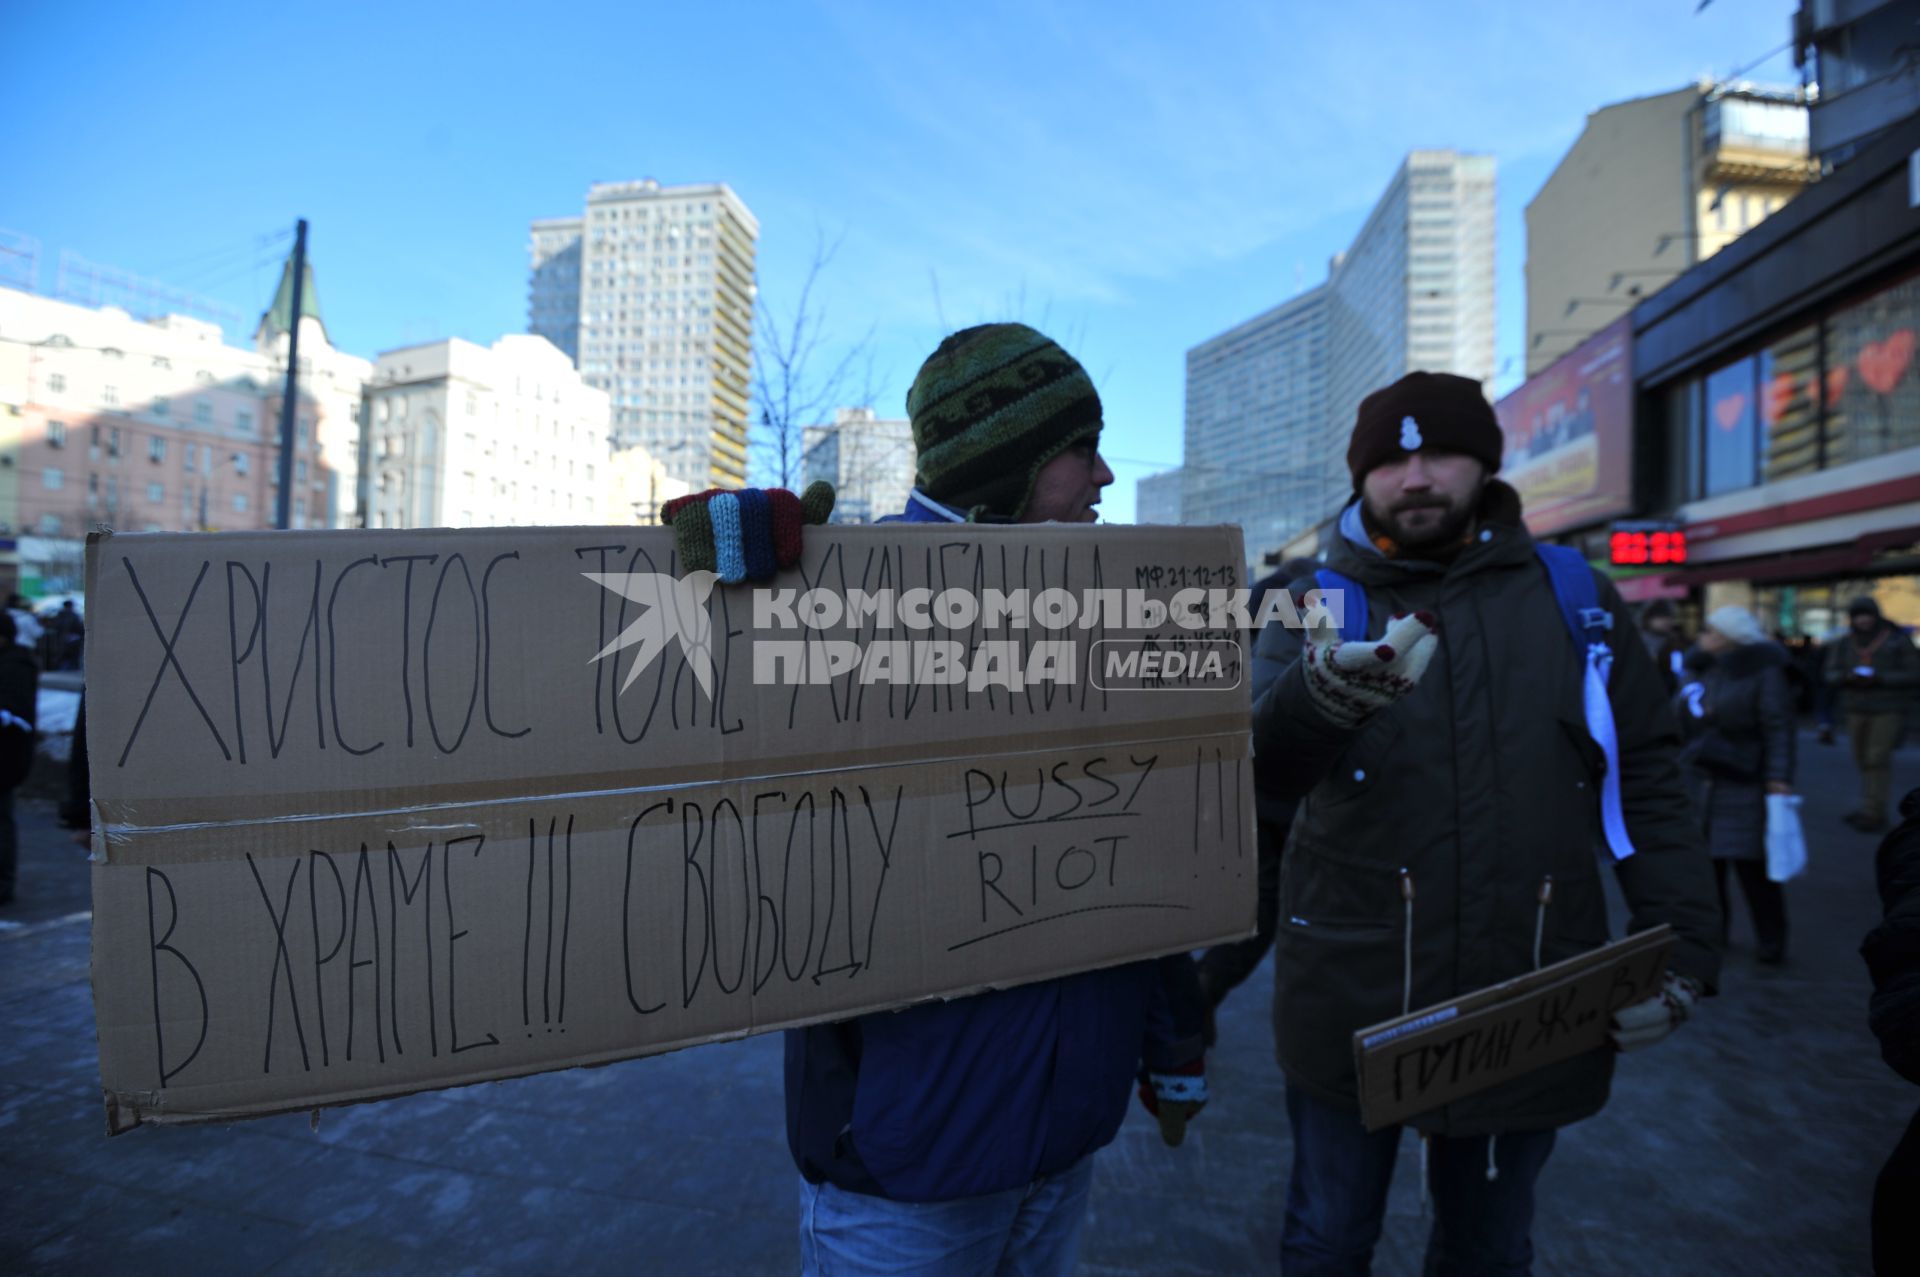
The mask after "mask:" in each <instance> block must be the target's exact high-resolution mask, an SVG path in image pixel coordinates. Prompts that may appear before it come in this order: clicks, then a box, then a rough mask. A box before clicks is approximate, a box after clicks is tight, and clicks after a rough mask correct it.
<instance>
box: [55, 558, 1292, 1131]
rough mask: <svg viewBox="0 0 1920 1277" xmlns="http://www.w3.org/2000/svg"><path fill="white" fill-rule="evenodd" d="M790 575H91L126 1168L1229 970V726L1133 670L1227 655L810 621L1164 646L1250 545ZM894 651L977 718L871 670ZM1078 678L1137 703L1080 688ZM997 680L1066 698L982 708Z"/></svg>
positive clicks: (107, 971)
mask: <svg viewBox="0 0 1920 1277" xmlns="http://www.w3.org/2000/svg"><path fill="white" fill-rule="evenodd" d="M809 538H810V539H809V541H808V546H807V553H806V555H805V557H804V560H803V563H802V565H801V567H800V568H799V569H798V570H796V571H793V572H789V573H785V574H783V575H782V577H781V578H780V579H779V580H778V581H776V582H774V587H775V588H776V589H785V590H787V591H788V592H789V594H788V597H787V598H786V600H785V606H784V607H771V608H769V609H767V610H766V614H765V615H764V616H761V615H756V611H757V608H758V604H757V603H756V602H755V596H754V594H753V591H752V590H751V589H748V588H745V587H718V588H715V589H713V590H712V591H711V592H710V593H707V594H705V595H704V596H703V595H702V594H701V592H700V591H699V590H692V591H689V590H687V589H685V588H683V587H685V586H686V585H687V583H688V581H689V580H691V578H685V577H681V576H680V574H678V572H677V570H676V565H675V563H674V561H673V555H672V542H671V538H670V536H669V535H668V534H667V533H666V532H664V531H662V530H659V529H645V530H642V529H636V528H600V529H591V528H589V529H579V528H528V529H512V530H486V531H471V532H447V531H427V532H372V531H369V532H322V533H265V534H233V535H191V534H180V535H176V534H151V535H134V536H129V535H110V536H101V537H96V538H95V539H94V540H92V541H91V542H90V544H89V547H88V563H87V567H88V609H89V621H90V624H89V630H88V652H87V670H88V691H87V712H88V716H89V723H88V728H89V733H88V734H89V744H90V751H91V752H90V764H91V772H92V780H93V796H94V805H95V825H94V829H95V840H94V849H93V850H94V860H95V867H94V996H95V1007H96V1014H97V1019H98V1026H99V1038H100V1068H101V1079H102V1083H103V1087H104V1091H105V1097H106V1104H107V1109H108V1113H109V1127H110V1129H113V1130H120V1129H125V1128H127V1127H129V1126H131V1125H134V1124H136V1123H139V1122H142V1121H158V1122H173V1121H195V1120H209V1119H231V1118H235V1117H244V1116H251V1115H258V1114H265V1113H272V1112H279V1111H285V1110H289V1109H304V1108H309V1107H314V1106H318V1105H323V1104H332V1103H342V1102H348V1101H358V1100H367V1099H373V1098H377V1097H381V1096H387V1095H395V1094H400V1093H404V1092H408V1091H413V1090H418V1089H421V1088H426V1087H438V1086H450V1085H457V1084H462V1083H467V1082H473V1081H477V1080H481V1079H488V1078H504V1077H511V1076H515V1075H520V1074H526V1073H533V1072H538V1071H542V1070H547V1069H554V1068H562V1067H568V1066H572V1065H578V1064H585V1063H601V1062H607V1061H612V1060H618V1059H623V1058H628V1057H632V1056H636V1055H644V1054H648V1053H651V1052H657V1051H663V1050H668V1049H672V1048H675V1047H683V1046H688V1045H692V1044H695V1043H700V1042H706V1041H711V1040H714V1039H719V1038H728V1037H735V1036H739V1035H742V1034H747V1033H754V1032H760V1031H763V1030H768V1029H774V1028H779V1027H783V1026H791V1025H798V1024H804V1023H808V1022H813V1021H819V1020H827V1019H837V1018H841V1017H845V1016H848V1015H852V1014H855V1013H860V1012H866V1011H872V1010H876V1009H880V1008H888V1007H897V1006H901V1005H906V1004H909V1003H912V1002H916V1001H921V1000H925V999H929V998H942V997H954V996H961V995H965V994H968V993H972V992H976V991H979V990H982V989H986V988H990V987H1000V986H1005V985H1009V984H1015V983H1020V982H1023V981H1028V980H1035V979H1040V978H1043V977H1050V976H1056V975H1061V974H1064V973H1068V972H1073V971H1078V970H1084V969H1088V968H1092V967H1097V966H1102V965H1107V964H1112V963H1118V962H1124V961H1128V960H1132V959H1138V958H1143V957H1147V956H1151V955H1156V954H1163V953H1168V952H1172V951H1176V950H1181V949H1187V948H1190V947H1193V946H1196V945H1200V944H1204V943H1208V942H1211V941H1215V940H1219V939H1223V938H1227V937H1231V936H1237V935H1244V934H1246V933H1247V932H1248V931H1249V930H1250V929H1251V927H1252V923H1253V909H1254V889H1253V887H1254V881H1255V867H1254V851H1253V848H1254V825H1253V809H1252V801H1253V790H1252V785H1251V783H1250V780H1251V777H1250V774H1249V770H1248V759H1247V753H1248V706H1247V691H1246V686H1245V680H1244V678H1242V677H1241V676H1240V672H1239V670H1238V669H1237V668H1230V669H1226V670H1225V671H1224V672H1223V671H1222V670H1221V669H1220V668H1218V665H1217V663H1216V667H1215V668H1214V669H1213V670H1212V671H1211V672H1210V674H1209V676H1208V677H1205V678H1193V677H1186V676H1183V675H1181V674H1179V673H1178V672H1177V671H1176V672H1175V673H1174V674H1173V675H1169V673H1168V668H1169V664H1170V663H1171V658H1168V660H1164V661H1157V660H1155V659H1146V660H1144V661H1143V660H1142V659H1141V654H1142V653H1143V652H1145V653H1149V654H1157V655H1159V656H1165V655H1166V654H1167V653H1169V652H1171V651H1172V650H1174V649H1175V648H1181V649H1182V650H1186V649H1187V648H1190V647H1191V645H1192V644H1194V643H1196V642H1200V643H1203V644H1206V645H1208V646H1209V648H1210V650H1211V651H1213V652H1214V653H1215V654H1216V655H1217V654H1219V653H1222V652H1224V653H1225V654H1227V656H1228V658H1229V661H1230V662H1231V661H1232V660H1237V659H1238V657H1239V649H1238V648H1237V646H1236V645H1235V644H1234V643H1233V642H1232V641H1231V640H1232V639H1233V638H1235V637H1237V632H1234V631H1224V630H1223V631H1222V632H1221V633H1220V634H1217V635H1216V634H1208V633H1204V632H1203V633H1201V634H1198V635H1196V634H1195V633H1194V632H1192V631H1189V630H1175V629H1174V628H1173V627H1172V626H1171V624H1170V623H1168V624H1162V625H1160V626H1159V627H1158V628H1155V626H1154V625H1151V624H1146V622H1151V621H1152V620H1153V617H1152V616H1151V614H1150V613H1151V609H1150V608H1149V609H1148V613H1149V614H1148V615H1145V616H1143V617H1141V618H1140V619H1141V620H1142V621H1143V625H1142V626H1141V627H1136V628H1133V629H1129V628H1127V626H1126V625H1124V624H1121V623H1120V622H1122V621H1123V620H1124V619H1125V618H1124V613H1123V611H1122V610H1121V609H1120V608H1118V607H1112V608H1107V607H1101V606H1094V607H1092V608H1091V609H1088V608H1086V607H1084V606H1083V607H1082V608H1081V609H1080V615H1081V620H1080V621H1076V622H1074V623H1073V624H1072V625H1070V626H1069V627H1067V628H1064V629H1055V630H1048V629H1044V628H1021V627H1019V626H1017V625H1016V624H1014V621H1013V619H1012V618H1011V617H1009V616H1006V615H1001V616H998V617H992V618H989V617H987V616H980V617H974V618H968V617H967V616H966V615H965V612H964V609H953V608H944V609H941V610H939V613H938V615H937V616H936V618H935V620H934V621H933V622H932V624H933V626H934V628H932V629H931V630H922V631H916V632H914V633H913V634H912V635H911V636H909V635H907V634H905V633H902V632H900V631H898V630H894V631H884V630H883V629H882V627H881V626H880V625H879V623H878V617H877V615H876V614H875V613H873V612H872V611H868V612H867V613H865V614H863V615H859V614H852V613H849V614H848V615H844V616H837V617H836V616H834V615H831V614H830V613H831V612H832V609H822V608H820V607H813V608H811V609H810V608H809V607H808V606H806V598H805V596H806V595H808V594H809V592H818V599H826V597H827V596H828V595H839V596H845V595H847V594H848V593H849V592H850V591H852V590H854V589H856V588H857V589H859V590H862V591H865V592H869V596H870V597H871V595H872V594H877V593H878V592H879V591H881V590H892V591H894V592H895V594H896V596H898V597H899V598H901V599H903V600H904V599H906V597H907V595H908V594H909V593H910V592H912V591H914V590H916V589H917V590H920V591H922V593H921V594H920V596H919V603H920V607H919V610H918V612H917V613H916V615H917V616H919V617H920V618H921V620H922V621H923V622H924V621H925V619H926V616H927V608H926V606H925V604H926V599H927V597H928V594H929V593H944V592H947V591H950V590H963V591H972V592H975V593H979V592H981V591H984V590H989V589H998V590H1002V591H1003V592H1006V593H1012V592H1014V591H1019V590H1023V589H1024V590H1027V591H1030V592H1032V593H1033V594H1034V595H1035V596H1036V597H1037V595H1038V594H1039V592H1040V591H1042V590H1044V589H1053V590H1057V591H1064V592H1066V593H1067V594H1072V595H1075V596H1078V597H1080V598H1082V600H1083V602H1084V601H1085V599H1087V598H1091V597H1093V595H1092V592H1094V591H1099V590H1109V591H1111V590H1127V589H1135V588H1138V589H1140V590H1142V591H1143V593H1144V595H1145V596H1147V597H1150V598H1154V599H1158V600H1161V601H1163V602H1164V601H1165V600H1167V599H1169V598H1171V597H1172V596H1173V595H1174V594H1175V592H1176V591H1178V590H1180V589H1185V588H1192V587H1194V586H1195V585H1196V584H1198V583H1200V582H1203V581H1204V582H1205V583H1206V584H1207V585H1209V586H1213V587H1233V586H1237V585H1239V584H1242V583H1241V582H1240V581H1239V580H1238V576H1239V570H1240V569H1239V564H1240V563H1241V561H1242V551H1241V546H1240V537H1239V533H1238V531H1237V530H1236V529H1231V528H1213V529H1169V528H1155V529H1151V530H1149V529H1127V528H1100V529H1083V528H1056V527H1040V528H1033V527H1018V528H1013V527H1007V528H994V527H982V528H974V527H967V528H954V527H922V526H904V525H898V526H885V527H879V528H854V529H834V530H832V531H831V532H829V531H827V530H825V529H820V530H810V531H809ZM795 596H799V597H800V599H801V603H802V606H800V607H799V608H798V609H797V610H796V609H795V608H794V607H793V603H794V598H795ZM770 597H771V596H770ZM1059 597H1060V596H1058V595H1056V596H1054V599H1053V604H1055V605H1057V603H1058V600H1059ZM818 599H816V600H815V601H816V602H817V601H818ZM828 601H831V600H828ZM1112 601H1113V600H1108V602H1112ZM904 610H907V611H911V608H908V609H904ZM1047 612H1048V615H1050V616H1051V617H1052V619H1053V620H1056V621H1057V620H1059V619H1060V616H1061V612H1060V609H1059V607H1058V606H1050V607H1049V608H1048V609H1047ZM663 619H664V621H665V622H666V623H665V624H662V621H663ZM1082 622H1084V624H1083V623H1082ZM796 625H797V627H798V628H796ZM908 637H911V638H913V639H914V640H915V641H919V640H923V639H924V640H929V641H934V642H942V643H953V644H955V645H956V646H957V647H958V648H959V649H960V650H961V651H962V653H963V659H962V664H963V665H964V666H969V667H970V669H971V673H970V674H969V676H968V677H967V678H964V679H962V680H960V681H953V680H952V679H949V678H946V677H945V676H944V675H941V674H939V673H938V672H937V671H936V672H935V674H934V676H933V677H927V674H928V670H927V668H926V667H925V666H924V663H922V665H921V667H920V668H919V669H918V671H917V674H918V676H917V677H916V676H913V674H914V671H912V670H911V669H910V668H909V667H911V666H913V664H914V663H915V662H916V661H920V660H921V654H920V653H921V649H911V651H909V648H910V645H908V647H902V648H901V649H899V651H898V652H896V653H895V654H896V655H898V656H899V657H900V659H899V660H898V661H897V662H893V663H889V662H885V661H879V660H876V659H873V656H874V653H876V652H878V651H880V649H881V647H882V646H883V644H884V643H885V642H890V641H892V639H893V638H901V639H905V638H908ZM1175 639H1177V640H1178V641H1177V642H1175V641H1173V640H1175ZM1043 641H1045V642H1055V641H1065V642H1067V643H1069V644H1070V645H1071V647H1072V651H1071V652H1069V653H1068V654H1067V657H1066V659H1065V660H1064V662H1063V660H1062V659H1061V653H1060V651H1059V650H1058V649H1057V648H1056V649H1055V650H1054V651H1053V652H1052V654H1051V657H1050V660H1049V661H1042V660H1041V659H1040V655H1039V649H1040V647H1041V646H1042V644H1043ZM623 644H624V646H623ZM836 644H837V645H839V646H837V647H836V646H835V645H836ZM996 644H997V645H999V646H998V648H997V649H995V645H996ZM769 645H778V653H777V658H775V659H769V656H770V653H773V652H774V651H775V647H773V646H769ZM810 645H811V646H810ZM1183 645H1184V646H1183ZM1096 647H1098V648H1100V649H1101V650H1102V651H1106V650H1109V649H1118V650H1120V651H1122V654H1123V655H1130V658H1131V659H1130V661H1119V662H1117V663H1114V664H1110V665H1108V666H1106V667H1105V669H1104V674H1105V676H1104V677H1103V676H1102V675H1103V671H1102V670H1100V669H1096V668H1095V667H1094V665H1095V663H1094V660H1093V656H1094V652H1095V649H1096ZM989 649H995V650H994V651H992V652H990V651H989ZM847 651H855V652H857V653H860V654H864V658H863V659H861V660H859V661H856V662H855V664H854V665H848V664H847V663H846V662H845V661H844V660H843V659H842V656H843V655H844V654H845V653H846V652H847ZM796 652H798V653H800V654H801V656H802V657H803V658H804V660H802V661H801V662H800V663H799V664H796V662H795V661H794V659H792V658H794V656H795V653H796ZM901 653H906V654H905V655H901ZM983 655H992V656H993V658H994V659H992V660H982V659H980V658H981V657H982V656H983ZM596 657H598V659H596ZM1023 660H1024V661H1025V663H1026V665H1027V667H1028V668H1027V669H1026V671H1025V672H1026V673H1027V674H1029V675H1033V674H1035V673H1036V671H1039V670H1040V669H1041V667H1042V666H1045V667H1046V669H1045V673H1046V674H1047V675H1048V677H1044V678H1029V679H1027V680H1026V681H1024V682H1023V681H1022V680H1020V679H1017V678H1009V677H1007V675H1008V674H1009V673H1018V672H1019V670H1018V669H1017V667H1018V666H1020V664H1021V663H1022V661H1023ZM796 670H798V671H799V674H798V676H796V673H795V672H796ZM1143 670H1145V671H1147V673H1148V674H1150V675H1151V677H1145V676H1142V673H1141V671H1143ZM1115 671H1119V672H1120V674H1121V675H1123V677H1115ZM983 672H984V677H982V676H981V674H982V673H983ZM776 676H777V677H776Z"/></svg>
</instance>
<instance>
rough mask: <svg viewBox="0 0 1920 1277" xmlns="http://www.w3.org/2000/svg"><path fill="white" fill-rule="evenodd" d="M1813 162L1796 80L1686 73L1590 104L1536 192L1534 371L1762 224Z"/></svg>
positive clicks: (1530, 358)
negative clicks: (1779, 85) (1642, 93)
mask: <svg viewBox="0 0 1920 1277" xmlns="http://www.w3.org/2000/svg"><path fill="white" fill-rule="evenodd" d="M1815 171H1816V166H1815V164H1814V163H1813V161H1811V160H1810V159H1809V158H1808V155H1807V103H1806V99H1805V96H1804V95H1803V94H1802V93H1800V92H1799V91H1797V90H1769V89H1759V88H1754V87H1752V86H1748V85H1716V84H1712V83H1702V84H1690V85H1688V86H1687V87H1686V88H1684V89H1678V90H1675V91H1674V92H1672V93H1659V94H1655V95H1653V96H1651V97H1644V98H1635V99H1633V100H1632V101H1630V102H1618V103H1615V104H1614V105H1612V106H1608V107H1603V108H1602V109H1600V110H1598V111H1595V112H1594V113H1593V114H1592V115H1589V116H1588V117H1587V123H1586V127H1585V128H1584V129H1582V130H1581V132H1580V136H1579V138H1578V139H1577V140H1576V141H1575V142H1574V144H1573V146H1572V148H1571V149H1570V150H1568V152H1567V153H1566V155H1565V157H1563V158H1562V159H1561V161H1560V164H1559V166H1558V167H1557V168H1555V169H1554V171H1553V173H1552V174H1551V175H1550V176H1549V177H1548V178H1547V180H1546V182H1545V183H1544V184H1542V186H1541V187H1540V193H1539V194H1537V195H1535V196H1534V197H1533V200H1532V202H1531V203H1529V204H1528V205H1527V327H1526V332H1527V375H1528V376H1529V377H1531V376H1533V375H1534V374H1535V373H1537V372H1539V371H1540V370H1542V369H1543V368H1545V367H1546V366H1547V365H1548V364H1551V363H1552V362H1553V361H1554V360H1556V359H1558V358H1559V357H1560V356H1561V355H1564V354H1566V353H1567V352H1568V351H1570V350H1572V349H1573V348H1574V347H1575V346H1577V345H1579V344H1580V343H1581V342H1583V341H1585V340H1586V339H1587V338H1588V337H1590V336H1592V335H1593V334H1594V333H1596V332H1598V331H1600V330H1601V329H1602V328H1605V327H1606V326H1607V325H1608V324H1610V323H1612V322H1613V321H1614V320H1616V319H1618V318H1620V316H1622V315H1624V314H1625V313H1626V312H1627V310H1628V308H1629V307H1631V306H1632V305H1633V304H1634V303H1635V302H1636V301H1637V300H1638V299H1639V298H1640V297H1641V296H1643V295H1646V294H1650V293H1654V292H1657V291H1659V289H1661V288H1662V287H1664V286H1665V285H1666V283H1667V281H1669V280H1671V279H1673V278H1675V277H1676V276H1678V275H1679V274H1680V273H1681V272H1682V271H1684V270H1686V269H1687V268H1688V267H1690V266H1692V265H1693V264H1694V263H1695V262H1699V261H1704V260H1705V259H1707V258H1709V257H1711V256H1713V255H1714V254H1715V253H1717V252H1719V251H1720V250H1721V249H1723V248H1725V247H1726V246H1727V245H1728V244H1731V243H1733V241H1734V240H1736V239H1738V238H1739V237H1740V236H1741V235H1743V234H1745V233H1746V232H1747V231H1749V230H1751V229H1752V228H1753V227H1755V226H1758V225H1759V224H1760V223H1761V222H1762V221H1763V220H1764V219H1766V218H1767V217H1769V216H1771V215H1772V214H1773V213H1775V212H1777V211H1778V210H1779V209H1780V207H1781V206H1782V205H1784V204H1785V203H1786V202H1787V201H1788V200H1790V199H1792V198H1793V197H1794V196H1795V195H1796V194H1798V193H1799V191H1800V190H1801V188H1803V187H1804V186H1805V185H1806V184H1807V182H1808V181H1809V180H1810V178H1811V177H1812V175H1813V173H1814V172H1815Z"/></svg>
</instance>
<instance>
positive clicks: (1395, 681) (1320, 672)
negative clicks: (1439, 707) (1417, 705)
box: [1302, 612, 1440, 727]
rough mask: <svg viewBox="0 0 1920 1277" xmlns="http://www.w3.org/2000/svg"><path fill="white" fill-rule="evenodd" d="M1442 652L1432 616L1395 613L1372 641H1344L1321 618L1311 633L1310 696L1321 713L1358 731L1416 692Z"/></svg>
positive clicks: (1329, 622) (1307, 663) (1306, 663)
mask: <svg viewBox="0 0 1920 1277" xmlns="http://www.w3.org/2000/svg"><path fill="white" fill-rule="evenodd" d="M1439 647H1440V639H1439V637H1438V636H1437V634H1436V633H1435V620H1434V617H1433V616H1432V615H1431V614H1430V613H1427V612H1415V613H1414V614H1413V615H1411V616H1402V615H1398V614H1396V615H1395V616H1394V617H1393V619H1392V620H1391V621H1390V622H1388V624H1387V632H1386V633H1385V634H1382V635H1381V636H1380V637H1379V638H1378V639H1377V640H1375V641H1374V642H1371V643H1369V642H1364V641H1356V642H1351V643H1348V642H1343V641H1341V638H1340V631H1339V630H1337V629H1336V628H1334V625H1333V622H1332V620H1331V619H1329V618H1327V617H1326V616H1324V615H1322V616H1320V617H1318V618H1316V619H1315V620H1314V621H1313V622H1312V624H1311V626H1310V627H1309V628H1308V630H1307V646H1306V651H1305V654H1304V656H1305V659H1304V661H1303V662H1302V665H1303V669H1304V672H1305V674H1306V679H1307V694H1308V695H1309V696H1311V697H1312V698H1313V703H1314V705H1315V706H1316V707H1318V709H1319V710H1320V712H1321V713H1322V714H1325V715H1326V716H1327V718H1328V719H1330V720H1332V721H1333V722H1334V723H1336V724H1338V725H1339V726H1341V727H1358V726H1359V725H1360V724H1361V723H1362V722H1364V721H1365V720H1366V719H1367V718H1368V717H1369V716H1370V715H1372V714H1373V713H1374V712H1375V711H1376V710H1381V709H1385V708H1386V707H1387V706H1388V705H1391V704H1393V702H1395V701H1397V700H1399V699H1400V698H1401V697H1402V696H1405V695H1406V694H1407V693H1408V692H1411V691H1412V690H1413V689H1414V685H1415V684H1417V683H1419V681H1420V676H1421V675H1422V674H1424V673H1426V670H1427V663H1428V662H1429V661H1431V660H1432V659H1433V654H1434V652H1436V651H1438V650H1439Z"/></svg>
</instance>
